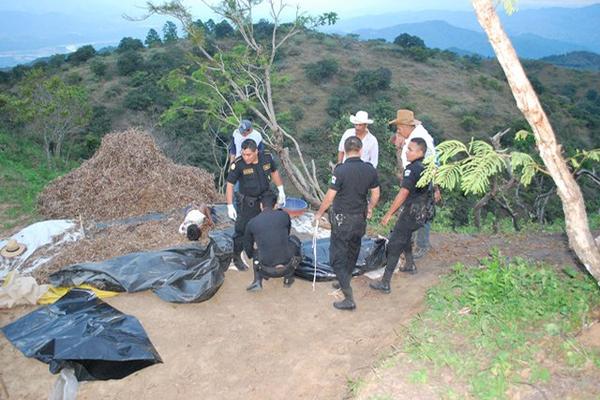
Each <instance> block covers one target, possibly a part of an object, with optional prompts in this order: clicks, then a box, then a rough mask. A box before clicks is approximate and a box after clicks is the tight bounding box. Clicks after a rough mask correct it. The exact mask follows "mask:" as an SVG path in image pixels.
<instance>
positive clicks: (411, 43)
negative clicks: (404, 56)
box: [394, 33, 426, 49]
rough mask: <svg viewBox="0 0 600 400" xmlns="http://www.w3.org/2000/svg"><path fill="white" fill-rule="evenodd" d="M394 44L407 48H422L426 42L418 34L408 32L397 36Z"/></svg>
mask: <svg viewBox="0 0 600 400" xmlns="http://www.w3.org/2000/svg"><path fill="white" fill-rule="evenodd" d="M394 44H397V45H398V46H400V47H404V48H405V49H410V48H422V49H424V48H425V47H426V46H425V42H424V41H423V39H421V38H420V37H418V36H413V35H409V34H408V33H403V34H401V35H399V36H396V38H395V39H394Z"/></svg>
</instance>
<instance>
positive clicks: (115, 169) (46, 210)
mask: <svg viewBox="0 0 600 400" xmlns="http://www.w3.org/2000/svg"><path fill="white" fill-rule="evenodd" d="M218 198H219V195H218V193H217V191H216V189H215V185H214V178H213V175H212V174H209V173H208V172H206V171H204V170H202V169H199V168H196V167H190V166H182V165H177V164H175V163H174V162H172V161H171V160H169V159H168V158H167V157H165V156H164V155H163V154H162V153H161V151H160V150H159V149H158V147H157V146H156V143H155V142H154V139H153V138H152V136H150V135H149V134H148V133H145V132H143V131H140V130H136V129H129V130H126V131H123V132H117V133H111V134H108V135H106V136H105V137H104V138H103V140H102V144H101V145H100V148H99V149H98V151H97V152H96V154H94V156H93V157H92V158H90V159H89V160H88V161H86V162H84V163H83V164H82V165H81V166H80V167H79V168H77V169H75V170H73V171H71V172H70V173H68V174H67V175H64V176H62V177H60V178H58V179H56V180H54V181H52V182H51V183H50V184H49V185H48V186H47V187H46V188H45V189H44V191H43V192H42V193H41V195H40V197H39V201H38V208H39V211H40V213H41V214H42V215H43V216H44V217H46V218H76V217H78V216H80V215H81V216H82V217H84V218H87V219H94V220H106V219H116V218H124V217H129V216H134V215H143V214H147V213H149V212H160V211H167V210H171V209H173V208H177V207H185V206H186V205H188V204H190V203H192V202H201V203H210V202H214V201H216V200H218Z"/></svg>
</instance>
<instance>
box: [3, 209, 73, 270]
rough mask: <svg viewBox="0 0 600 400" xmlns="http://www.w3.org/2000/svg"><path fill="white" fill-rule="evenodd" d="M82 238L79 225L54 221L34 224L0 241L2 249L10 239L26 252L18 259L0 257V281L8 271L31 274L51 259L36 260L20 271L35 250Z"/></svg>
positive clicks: (68, 221)
mask: <svg viewBox="0 0 600 400" xmlns="http://www.w3.org/2000/svg"><path fill="white" fill-rule="evenodd" d="M82 236H83V232H81V230H80V228H79V224H77V223H76V222H74V221H71V220H64V219H55V220H48V221H41V222H36V223H35V224H31V225H29V226H28V227H26V228H24V229H23V230H21V231H20V232H18V233H16V234H14V235H13V236H11V237H9V238H7V239H5V240H0V248H2V247H4V246H5V245H6V243H7V242H8V241H9V240H10V239H14V240H16V241H17V242H19V243H22V244H24V245H26V246H27V250H26V251H25V252H24V253H23V254H21V255H20V256H18V257H15V258H4V257H0V279H3V278H4V277H5V276H6V274H8V273H9V272H10V271H19V272H21V273H31V272H32V271H33V270H35V269H36V268H38V267H39V266H40V265H42V264H44V263H45V262H48V261H49V260H50V259H51V257H45V258H43V259H40V260H37V261H36V262H35V263H34V264H33V265H32V266H31V267H29V268H27V270H23V271H21V270H20V268H21V266H22V265H23V264H24V263H25V261H27V259H28V258H29V257H31V255H32V254H33V253H35V251H36V250H38V249H39V248H41V247H44V246H46V245H50V244H51V245H52V246H57V245H59V244H61V243H64V242H70V241H76V240H78V239H79V238H80V237H82Z"/></svg>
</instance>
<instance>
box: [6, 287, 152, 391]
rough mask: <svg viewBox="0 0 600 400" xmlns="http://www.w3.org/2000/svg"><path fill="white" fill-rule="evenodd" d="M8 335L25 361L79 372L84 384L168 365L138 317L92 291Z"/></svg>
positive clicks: (26, 320) (32, 317) (39, 313)
mask: <svg viewBox="0 0 600 400" xmlns="http://www.w3.org/2000/svg"><path fill="white" fill-rule="evenodd" d="M2 332H3V333H4V335H5V336H6V338H7V339H8V340H9V341H10V342H11V343H12V344H13V345H14V346H15V347H17V348H18V349H19V350H20V351H21V352H22V353H23V354H24V355H25V356H27V357H34V358H36V359H38V360H40V361H42V362H44V363H46V364H49V368H50V372H52V373H53V374H57V373H59V372H60V370H61V369H63V368H65V367H71V368H73V369H74V371H75V377H76V378H77V380H78V381H91V380H107V379H121V378H124V377H126V376H127V375H130V374H132V373H134V372H135V371H138V370H140V369H142V368H145V367H148V366H150V365H153V364H156V363H162V360H161V358H160V356H159V355H158V352H157V351H156V349H155V348H154V346H153V345H152V343H151V342H150V339H148V336H147V335H146V332H145V331H144V328H143V327H142V325H141V324H140V322H139V321H138V320H137V319H136V318H135V317H133V316H131V315H125V314H123V313H121V312H120V311H119V310H117V309H115V308H113V307H111V306H109V305H108V304H106V303H105V302H103V301H102V300H100V299H99V298H98V297H96V295H95V294H94V293H93V292H91V291H87V290H81V289H72V290H71V291H69V292H68V293H67V294H65V295H64V296H63V297H61V298H60V299H59V300H58V301H57V302H56V303H54V304H51V305H49V306H46V307H41V308H39V309H37V310H35V311H33V312H31V313H29V314H27V315H25V316H24V317H21V318H20V319H18V320H17V321H15V322H13V323H11V324H8V325H6V326H5V327H3V328H2Z"/></svg>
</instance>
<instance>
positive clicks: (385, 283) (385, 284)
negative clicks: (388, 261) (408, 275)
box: [369, 265, 396, 294]
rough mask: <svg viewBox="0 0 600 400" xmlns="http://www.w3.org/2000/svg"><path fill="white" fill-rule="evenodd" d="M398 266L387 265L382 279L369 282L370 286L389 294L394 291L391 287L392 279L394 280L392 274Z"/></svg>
mask: <svg viewBox="0 0 600 400" xmlns="http://www.w3.org/2000/svg"><path fill="white" fill-rule="evenodd" d="M395 268H396V266H395V265H394V266H391V265H390V266H389V267H388V266H387V265H386V266H385V271H384V272H383V277H382V278H381V280H380V281H377V282H371V283H369V287H371V289H375V290H379V291H381V292H383V293H385V294H388V293H390V292H391V291H392V289H391V288H390V281H391V280H392V275H393V274H394V269H395Z"/></svg>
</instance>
